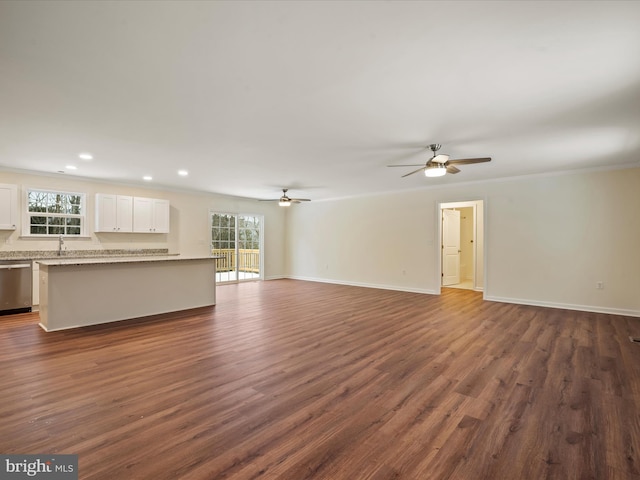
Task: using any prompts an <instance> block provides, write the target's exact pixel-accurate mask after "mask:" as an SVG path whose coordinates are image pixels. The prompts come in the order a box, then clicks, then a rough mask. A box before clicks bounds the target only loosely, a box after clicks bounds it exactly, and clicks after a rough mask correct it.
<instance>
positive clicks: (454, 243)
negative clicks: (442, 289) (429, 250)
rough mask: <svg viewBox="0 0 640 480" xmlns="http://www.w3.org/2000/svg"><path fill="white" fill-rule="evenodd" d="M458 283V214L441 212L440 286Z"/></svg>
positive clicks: (447, 211)
mask: <svg viewBox="0 0 640 480" xmlns="http://www.w3.org/2000/svg"><path fill="white" fill-rule="evenodd" d="M456 283H460V212H459V211H458V210H449V209H445V210H442V285H443V286H446V285H454V284H456Z"/></svg>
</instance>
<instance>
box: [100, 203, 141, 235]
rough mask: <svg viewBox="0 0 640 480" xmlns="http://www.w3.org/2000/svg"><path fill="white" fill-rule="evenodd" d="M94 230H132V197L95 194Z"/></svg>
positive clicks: (120, 231)
mask: <svg viewBox="0 0 640 480" xmlns="http://www.w3.org/2000/svg"><path fill="white" fill-rule="evenodd" d="M95 231H96V232H118V233H123V232H132V231H133V197H129V196H127V195H111V194H106V193H97V194H96V230H95Z"/></svg>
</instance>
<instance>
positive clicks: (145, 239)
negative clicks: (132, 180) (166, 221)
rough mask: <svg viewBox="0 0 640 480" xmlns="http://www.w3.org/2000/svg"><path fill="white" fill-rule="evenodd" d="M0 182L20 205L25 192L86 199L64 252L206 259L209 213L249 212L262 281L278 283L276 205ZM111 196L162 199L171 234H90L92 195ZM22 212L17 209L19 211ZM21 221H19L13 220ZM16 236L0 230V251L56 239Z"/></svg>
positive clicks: (52, 245) (88, 184) (13, 175)
mask: <svg viewBox="0 0 640 480" xmlns="http://www.w3.org/2000/svg"><path fill="white" fill-rule="evenodd" d="M0 183H8V184H15V185H18V186H19V188H20V193H19V194H20V202H19V203H20V205H21V206H22V205H23V203H24V201H23V199H22V195H23V192H24V189H25V188H28V187H34V188H47V189H52V190H62V191H73V192H82V193H85V194H86V195H87V212H86V213H87V217H86V221H87V233H88V238H78V239H71V238H65V243H66V246H67V248H68V249H69V250H74V249H84V250H99V249H112V248H168V249H169V251H170V252H171V253H180V254H182V255H190V256H192V255H203V256H204V255H209V254H210V251H209V242H210V227H209V211H211V210H215V211H222V212H228V213H252V214H261V215H264V219H265V226H264V228H265V231H264V235H265V241H264V245H265V252H264V253H265V259H264V270H265V278H267V279H268V278H280V277H282V276H284V274H285V267H284V265H285V257H284V256H285V251H284V230H285V213H284V212H283V211H282V209H281V208H280V207H278V205H277V203H275V202H274V203H271V202H269V203H268V202H258V201H256V200H250V199H242V198H237V197H228V196H222V195H213V194H198V193H185V192H178V191H170V190H162V189H155V188H140V187H137V186H129V185H120V184H110V183H102V182H94V181H90V180H86V179H78V178H73V177H72V176H63V175H51V176H47V175H31V174H27V173H21V172H12V171H0ZM96 193H113V194H119V195H133V196H139V197H150V198H163V199H167V200H169V201H170V204H171V232H170V233H169V234H136V233H94V227H95V194H96ZM21 208H22V207H21ZM19 220H20V221H22V217H21V216H19ZM20 232H21V228H20V226H19V227H18V229H17V230H16V231H2V230H0V250H55V249H57V248H58V241H57V239H52V240H42V239H35V238H34V239H31V238H25V237H21V236H20Z"/></svg>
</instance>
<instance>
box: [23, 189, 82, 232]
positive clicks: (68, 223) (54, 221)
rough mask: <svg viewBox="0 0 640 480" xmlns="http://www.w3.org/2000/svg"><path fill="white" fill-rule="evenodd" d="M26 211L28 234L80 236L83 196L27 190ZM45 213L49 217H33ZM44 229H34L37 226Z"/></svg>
mask: <svg viewBox="0 0 640 480" xmlns="http://www.w3.org/2000/svg"><path fill="white" fill-rule="evenodd" d="M27 203H28V205H27V211H28V212H29V213H31V215H29V217H30V218H29V225H30V227H29V233H30V234H33V235H81V234H82V226H83V222H84V217H83V216H82V213H83V212H82V204H83V203H84V194H73V193H60V192H46V191H42V190H29V191H28V192H27ZM40 212H46V213H49V214H55V215H49V216H39V215H33V214H34V213H35V214H37V213H40ZM41 225H42V226H46V228H36V227H39V226H41Z"/></svg>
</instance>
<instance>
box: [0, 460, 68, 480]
mask: <svg viewBox="0 0 640 480" xmlns="http://www.w3.org/2000/svg"><path fill="white" fill-rule="evenodd" d="M19 479H42V480H45V479H46V480H78V456H77V455H2V454H0V480H19Z"/></svg>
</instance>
